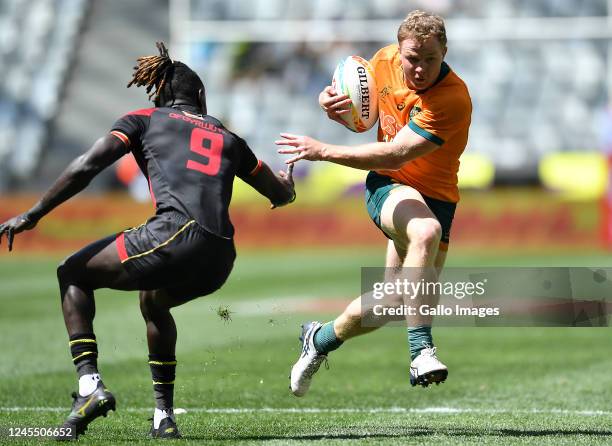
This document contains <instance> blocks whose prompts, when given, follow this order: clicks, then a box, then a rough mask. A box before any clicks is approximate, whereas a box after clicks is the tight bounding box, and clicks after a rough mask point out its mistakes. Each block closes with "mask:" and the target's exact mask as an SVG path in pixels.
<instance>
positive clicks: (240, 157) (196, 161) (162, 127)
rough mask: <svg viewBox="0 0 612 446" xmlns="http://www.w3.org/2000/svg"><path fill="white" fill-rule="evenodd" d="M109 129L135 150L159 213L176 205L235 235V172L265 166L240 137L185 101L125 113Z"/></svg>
mask: <svg viewBox="0 0 612 446" xmlns="http://www.w3.org/2000/svg"><path fill="white" fill-rule="evenodd" d="M111 133H112V134H113V135H115V136H116V137H118V138H119V139H121V140H122V141H123V142H124V143H125V145H126V148H127V151H128V152H132V154H133V155H134V158H135V159H136V162H137V163H138V166H139V167H140V170H141V171H142V173H143V174H144V175H145V177H146V178H147V180H148V182H149V189H150V191H151V198H152V200H153V203H154V206H155V208H156V212H157V213H161V212H164V211H166V210H172V209H174V210H177V211H179V212H181V213H183V214H185V215H187V216H189V217H191V218H192V219H194V220H195V221H196V222H197V223H198V224H199V225H200V226H201V227H202V228H204V229H205V230H207V231H209V232H211V233H212V234H215V235H217V236H219V237H223V238H231V237H232V236H233V235H234V227H233V225H232V223H231V221H230V218H229V211H228V208H229V204H230V200H231V197H232V187H233V182H234V177H235V176H238V177H240V178H245V177H247V176H249V175H253V174H255V173H256V172H257V170H258V169H259V167H260V166H261V162H258V160H257V158H256V157H255V155H254V154H253V152H252V151H251V149H250V148H249V146H248V145H247V143H246V142H245V141H244V140H243V139H242V138H240V137H239V136H237V135H236V134H234V133H232V132H230V131H229V130H227V129H226V128H225V127H224V126H223V124H222V123H221V122H220V121H219V120H218V119H216V118H214V117H212V116H209V115H200V114H198V113H197V110H196V109H195V108H193V107H189V106H184V105H182V106H174V107H155V108H147V109H142V110H136V111H133V112H130V113H127V114H126V115H124V116H122V117H121V118H119V119H118V120H117V121H116V122H115V124H114V125H113V127H112V129H111Z"/></svg>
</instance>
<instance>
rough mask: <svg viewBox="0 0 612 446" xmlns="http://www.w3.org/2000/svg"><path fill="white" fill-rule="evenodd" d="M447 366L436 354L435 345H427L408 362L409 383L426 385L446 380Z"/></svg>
mask: <svg viewBox="0 0 612 446" xmlns="http://www.w3.org/2000/svg"><path fill="white" fill-rule="evenodd" d="M447 376H448V368H447V367H446V366H445V365H444V364H442V362H440V360H439V359H438V357H437V356H436V347H429V346H427V347H426V348H424V349H423V350H421V351H420V353H419V355H418V356H417V357H416V358H414V360H413V361H412V363H411V364H410V384H412V385H413V386H416V385H417V384H420V385H422V386H423V387H427V386H428V385H430V384H433V383H436V384H440V383H443V382H444V381H445V380H446V377H447Z"/></svg>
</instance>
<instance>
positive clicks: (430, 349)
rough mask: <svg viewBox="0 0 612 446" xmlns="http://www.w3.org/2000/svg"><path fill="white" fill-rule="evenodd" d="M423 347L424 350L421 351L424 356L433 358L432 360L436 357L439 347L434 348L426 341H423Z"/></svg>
mask: <svg viewBox="0 0 612 446" xmlns="http://www.w3.org/2000/svg"><path fill="white" fill-rule="evenodd" d="M421 345H423V347H425V348H424V349H423V350H421V351H422V352H423V354H425V355H427V356H431V357H432V358H433V357H435V356H436V349H437V347H432V346H430V345H429V344H428V343H427V342H425V341H423V342H422V344H421Z"/></svg>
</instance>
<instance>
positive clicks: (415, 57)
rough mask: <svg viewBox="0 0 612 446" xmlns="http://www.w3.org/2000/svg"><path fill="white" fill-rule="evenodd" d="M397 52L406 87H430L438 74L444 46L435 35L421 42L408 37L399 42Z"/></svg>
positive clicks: (421, 88)
mask: <svg viewBox="0 0 612 446" xmlns="http://www.w3.org/2000/svg"><path fill="white" fill-rule="evenodd" d="M399 52H400V60H401V62H402V69H403V70H404V79H406V84H407V85H408V87H410V88H411V89H413V90H425V89H426V88H429V87H431V86H432V85H433V83H434V82H435V81H436V79H437V78H438V75H439V74H440V67H441V66H442V61H443V60H444V56H445V55H446V47H443V46H442V44H441V43H440V41H439V40H438V39H437V38H436V37H430V38H429V39H427V40H425V41H423V42H422V43H421V42H419V41H418V40H416V39H413V38H410V37H409V38H407V39H405V40H403V41H402V42H401V43H400V45H399Z"/></svg>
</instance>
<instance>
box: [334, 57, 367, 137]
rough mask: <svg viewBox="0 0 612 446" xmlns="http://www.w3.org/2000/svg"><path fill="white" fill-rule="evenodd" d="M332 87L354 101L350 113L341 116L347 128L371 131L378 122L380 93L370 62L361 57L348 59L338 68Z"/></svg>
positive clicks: (359, 131)
mask: <svg viewBox="0 0 612 446" xmlns="http://www.w3.org/2000/svg"><path fill="white" fill-rule="evenodd" d="M332 87H334V89H335V90H336V92H338V94H346V95H348V96H349V98H350V99H351V101H352V105H351V108H350V113H345V114H342V115H340V116H341V117H342V120H343V121H344V122H345V125H346V127H347V128H348V129H350V130H352V131H354V132H357V133H361V132H365V131H366V130H369V129H371V128H372V126H373V125H374V124H375V123H376V121H377V120H378V91H377V90H376V80H375V79H374V68H373V67H372V65H370V62H368V61H367V60H365V59H363V58H361V57H359V56H349V57H347V58H346V59H345V60H343V61H341V62H340V63H339V64H338V66H337V67H336V71H334V77H333V79H332Z"/></svg>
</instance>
